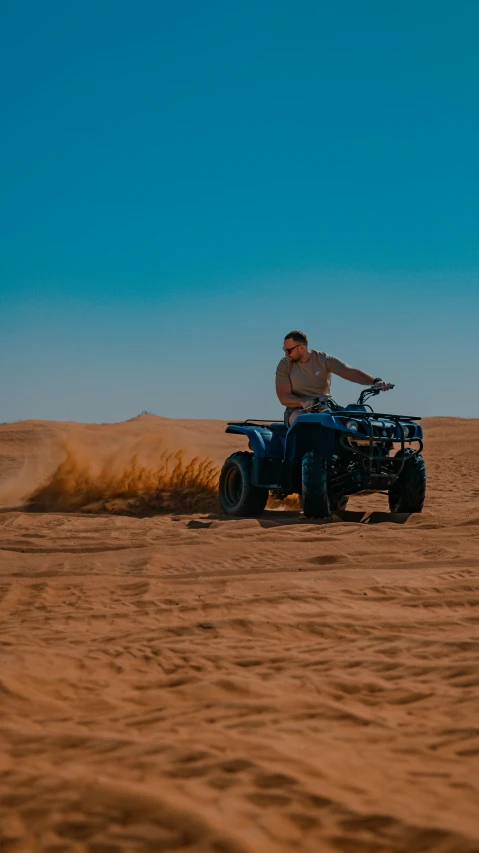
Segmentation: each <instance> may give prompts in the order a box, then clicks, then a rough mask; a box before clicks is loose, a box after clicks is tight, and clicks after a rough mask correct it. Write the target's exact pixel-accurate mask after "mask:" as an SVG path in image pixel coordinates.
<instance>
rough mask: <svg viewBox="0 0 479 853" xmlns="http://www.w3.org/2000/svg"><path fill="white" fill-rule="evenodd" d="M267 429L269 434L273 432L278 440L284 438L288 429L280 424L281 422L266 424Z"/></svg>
mask: <svg viewBox="0 0 479 853" xmlns="http://www.w3.org/2000/svg"><path fill="white" fill-rule="evenodd" d="M268 429H270V430H271V432H274V433H275V434H276V435H277V436H279V438H286V433H287V432H288V427H287V426H286V424H283V423H281V421H277V422H275V423H273V424H268Z"/></svg>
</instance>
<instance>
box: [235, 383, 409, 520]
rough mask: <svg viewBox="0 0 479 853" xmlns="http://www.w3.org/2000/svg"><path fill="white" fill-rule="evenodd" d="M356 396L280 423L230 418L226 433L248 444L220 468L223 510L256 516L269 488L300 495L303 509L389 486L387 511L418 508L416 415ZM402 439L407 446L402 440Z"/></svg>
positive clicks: (339, 503)
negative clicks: (380, 408) (379, 407)
mask: <svg viewBox="0 0 479 853" xmlns="http://www.w3.org/2000/svg"><path fill="white" fill-rule="evenodd" d="M376 393H378V392H377V391H375V390H374V388H372V389H367V390H366V391H363V393H362V394H361V396H360V402H358V403H356V404H352V405H349V406H346V407H345V408H343V407H341V406H338V405H337V404H335V403H334V402H333V401H330V402H329V405H328V406H327V408H326V409H325V408H324V405H323V408H322V410H319V411H318V410H316V411H315V410H314V408H313V409H312V410H311V411H310V412H308V413H305V414H301V415H299V416H298V417H297V418H296V419H295V421H294V422H293V424H292V426H290V427H289V428H287V427H286V426H285V425H284V424H283V423H281V422H276V421H273V422H271V423H270V422H267V421H255V420H246V421H235V422H230V423H228V425H227V428H226V432H229V433H235V434H238V435H244V436H246V437H247V439H248V442H249V448H250V451H249V452H248V451H239V452H237V453H234V454H232V456H230V457H229V458H228V459H227V460H226V462H225V464H224V465H223V469H222V471H221V476H220V486H219V497H220V503H221V505H222V508H223V510H224V511H225V512H226V513H227V514H228V515H234V516H257V515H260V514H261V513H262V512H263V510H264V508H265V506H266V502H267V499H268V495H269V493H270V492H272V493H273V494H274V495H276V496H278V497H285V496H286V495H289V494H298V495H299V497H300V500H301V504H302V507H303V511H304V514H305V516H307V517H309V518H324V517H327V516H329V515H330V514H331V513H332V512H335V511H337V510H341V509H344V508H345V506H346V503H347V500H348V497H349V495H354V494H361V493H370V492H385V491H386V492H387V493H388V496H389V507H390V509H391V511H393V512H421V510H422V507H423V504H424V497H425V489H426V469H425V464H424V460H423V458H422V456H421V455H420V454H421V450H422V446H423V445H422V437H423V433H422V429H421V426H420V425H419V424H418V423H417V421H418V420H420V418H417V417H415V416H407V415H392V414H381V413H376V412H374V411H372V409H371V407H370V406H366V405H365V404H364V398H365V397H369V396H373V395H374V394H376ZM406 445H408V446H407V447H406Z"/></svg>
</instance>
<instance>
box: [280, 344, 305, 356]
mask: <svg viewBox="0 0 479 853" xmlns="http://www.w3.org/2000/svg"><path fill="white" fill-rule="evenodd" d="M301 346H302V344H295V345H294V347H283V352H285V353H286V355H289V354H290V353H291V352H293V350H294V349H296V347H301Z"/></svg>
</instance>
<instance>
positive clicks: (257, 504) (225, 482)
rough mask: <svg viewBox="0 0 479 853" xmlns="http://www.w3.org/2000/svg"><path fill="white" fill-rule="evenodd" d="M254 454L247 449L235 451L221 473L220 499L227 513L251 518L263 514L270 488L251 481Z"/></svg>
mask: <svg viewBox="0 0 479 853" xmlns="http://www.w3.org/2000/svg"><path fill="white" fill-rule="evenodd" d="M252 468H253V454H252V453H248V452H247V451H246V450H241V451H239V452H238V453H233V455H232V456H229V457H228V459H227V460H226V462H225V464H224V465H223V468H222V469H221V474H220V484H219V499H220V504H221V506H222V508H223V510H224V511H225V512H226V513H227V515H235V516H237V517H240V518H241V517H242V518H248V517H249V518H251V517H252V516H257V515H261V513H262V512H263V510H264V508H265V506H266V501H267V500H268V494H269V492H268V489H259V488H258V487H257V486H253V484H252V482H251V473H252Z"/></svg>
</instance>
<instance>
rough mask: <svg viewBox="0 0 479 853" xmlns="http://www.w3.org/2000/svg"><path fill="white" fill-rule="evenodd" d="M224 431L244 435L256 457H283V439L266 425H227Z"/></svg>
mask: <svg viewBox="0 0 479 853" xmlns="http://www.w3.org/2000/svg"><path fill="white" fill-rule="evenodd" d="M226 432H232V433H235V434H237V435H245V436H246V437H247V439H248V441H249V443H250V445H251V449H252V451H253V453H254V455H255V457H257V458H260V459H261V458H264V457H267V458H268V459H283V456H284V441H283V440H282V439H281V437H280V436H279V435H278V434H277V433H275V432H273V431H272V430H270V429H267V427H252V426H242V425H240V424H238V425H236V424H234V425H228V426H227V427H226Z"/></svg>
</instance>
